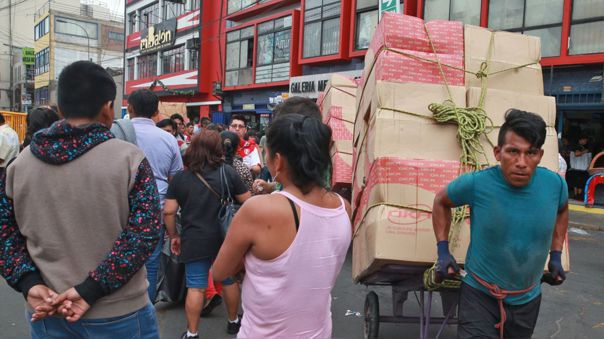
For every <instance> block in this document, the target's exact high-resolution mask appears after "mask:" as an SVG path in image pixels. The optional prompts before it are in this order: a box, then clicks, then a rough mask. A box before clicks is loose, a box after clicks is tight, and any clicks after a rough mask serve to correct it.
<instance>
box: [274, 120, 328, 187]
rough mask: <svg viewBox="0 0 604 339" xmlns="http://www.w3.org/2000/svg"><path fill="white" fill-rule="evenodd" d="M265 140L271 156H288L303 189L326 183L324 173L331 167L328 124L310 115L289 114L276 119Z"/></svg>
mask: <svg viewBox="0 0 604 339" xmlns="http://www.w3.org/2000/svg"><path fill="white" fill-rule="evenodd" d="M266 142H267V145H268V149H269V150H270V154H271V156H275V154H276V153H279V154H281V156H283V157H285V159H287V163H288V164H289V166H288V169H289V171H290V173H289V176H290V177H291V179H292V181H293V183H294V185H296V186H297V187H298V188H299V189H300V190H301V191H302V193H304V194H306V193H308V192H310V190H311V189H312V188H313V187H315V186H319V187H326V186H327V182H326V177H325V173H327V170H328V169H329V168H331V157H330V155H329V146H330V142H331V128H329V126H327V125H325V124H324V123H322V122H321V121H319V120H318V119H314V118H311V117H310V116H304V115H301V114H287V115H284V116H282V117H281V118H278V119H275V121H273V123H272V125H271V127H270V128H269V130H268V134H267V135H266Z"/></svg>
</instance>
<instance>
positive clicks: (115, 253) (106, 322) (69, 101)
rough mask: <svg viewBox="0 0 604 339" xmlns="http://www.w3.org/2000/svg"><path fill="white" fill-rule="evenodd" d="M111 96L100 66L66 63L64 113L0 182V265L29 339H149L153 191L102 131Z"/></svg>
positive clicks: (133, 154) (156, 208)
mask: <svg viewBox="0 0 604 339" xmlns="http://www.w3.org/2000/svg"><path fill="white" fill-rule="evenodd" d="M115 93H116V86H115V83H114V82H113V79H112V78H111V76H109V74H108V73H107V72H106V71H105V70H104V69H103V68H102V67H100V66H98V65H96V64H94V63H91V62H88V61H78V62H75V63H73V64H71V65H69V66H67V67H66V68H65V69H64V70H63V71H62V72H61V75H60V77H59V84H58V103H59V109H60V111H61V113H62V115H63V117H64V118H65V120H61V121H58V122H56V123H54V124H53V125H52V126H51V127H50V128H49V129H48V130H46V131H44V132H41V133H38V134H36V135H35V136H34V137H33V139H32V142H31V145H30V147H29V148H26V149H25V150H24V151H23V152H22V153H21V154H20V155H19V156H18V157H17V159H16V160H15V161H14V162H13V163H12V164H11V165H10V166H9V167H8V169H7V172H6V176H5V177H4V178H3V180H0V230H1V231H0V272H1V273H2V276H3V277H4V278H5V279H6V281H7V282H8V284H9V285H10V286H11V287H13V288H14V289H15V290H17V291H19V292H21V293H23V295H24V297H25V298H26V300H27V303H28V307H27V308H28V312H29V314H30V315H31V320H32V321H31V322H30V330H31V335H32V337H33V338H47V337H50V338H55V337H60V338H67V337H78V338H80V337H81V338H88V337H114V338H126V337H127V338H158V337H159V335H158V330H157V319H156V316H155V311H154V309H153V307H152V305H151V303H150V302H149V297H148V296H147V280H146V273H145V268H144V263H145V261H146V260H147V258H148V257H149V256H150V255H151V253H152V252H153V249H154V248H155V246H156V244H157V242H158V240H159V236H160V232H159V231H160V224H159V215H160V205H159V197H158V192H157V186H156V183H155V180H154V177H153V172H152V170H151V167H150V166H149V162H148V161H147V159H146V158H145V155H144V154H143V152H142V151H141V150H140V149H138V148H137V147H136V146H134V145H132V144H129V143H127V142H125V141H121V140H117V139H115V138H114V137H113V135H112V134H111V133H110V132H109V129H108V127H109V126H111V122H112V118H113V101H114V100H115ZM56 313H60V314H62V315H63V316H64V317H57V316H53V315H54V314H56Z"/></svg>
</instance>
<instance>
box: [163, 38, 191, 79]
mask: <svg viewBox="0 0 604 339" xmlns="http://www.w3.org/2000/svg"><path fill="white" fill-rule="evenodd" d="M161 64H162V67H161V69H162V73H161V74H169V73H176V72H181V71H183V70H184V69H185V45H180V46H177V47H175V48H172V49H169V50H167V51H163V52H161Z"/></svg>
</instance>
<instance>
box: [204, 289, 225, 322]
mask: <svg viewBox="0 0 604 339" xmlns="http://www.w3.org/2000/svg"><path fill="white" fill-rule="evenodd" d="M220 304H222V297H221V296H220V295H218V294H215V295H214V296H213V297H212V299H210V302H208V303H207V304H206V305H205V306H204V307H203V309H202V310H201V316H202V317H207V316H208V315H210V313H212V311H213V310H214V309H215V308H216V306H219V305H220Z"/></svg>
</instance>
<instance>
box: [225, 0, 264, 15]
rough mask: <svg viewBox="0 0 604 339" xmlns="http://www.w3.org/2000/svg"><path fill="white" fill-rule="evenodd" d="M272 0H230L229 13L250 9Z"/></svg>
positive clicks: (228, 4)
mask: <svg viewBox="0 0 604 339" xmlns="http://www.w3.org/2000/svg"><path fill="white" fill-rule="evenodd" d="M267 1H270V0H228V3H227V14H233V13H235V12H238V11H241V10H244V9H248V8H250V7H252V6H255V5H258V4H261V3H264V2H267Z"/></svg>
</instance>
